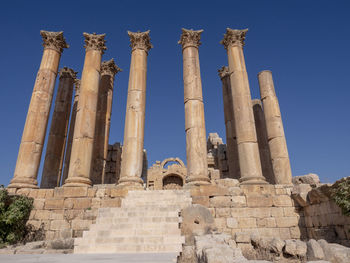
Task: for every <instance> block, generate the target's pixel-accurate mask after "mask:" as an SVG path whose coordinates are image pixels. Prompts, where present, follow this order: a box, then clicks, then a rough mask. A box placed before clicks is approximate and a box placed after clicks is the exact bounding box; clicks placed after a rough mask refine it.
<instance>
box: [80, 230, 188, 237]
mask: <svg viewBox="0 0 350 263" xmlns="http://www.w3.org/2000/svg"><path fill="white" fill-rule="evenodd" d="M126 235H128V236H147V235H149V236H160V235H161V236H163V235H181V230H180V229H178V228H177V229H176V228H167V229H157V228H154V229H144V228H142V229H127V228H124V229H118V230H90V231H84V232H83V238H96V237H97V236H100V237H104V236H110V237H116V236H126Z"/></svg>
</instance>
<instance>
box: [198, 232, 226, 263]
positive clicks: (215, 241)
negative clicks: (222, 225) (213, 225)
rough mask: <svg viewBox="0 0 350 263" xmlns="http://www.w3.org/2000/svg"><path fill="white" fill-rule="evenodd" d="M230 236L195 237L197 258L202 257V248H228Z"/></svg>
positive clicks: (210, 235)
mask: <svg viewBox="0 0 350 263" xmlns="http://www.w3.org/2000/svg"><path fill="white" fill-rule="evenodd" d="M230 239H231V236H230V235H228V234H209V235H202V236H195V237H194V243H195V249H196V255H197V258H201V257H203V250H204V248H211V247H216V246H219V245H226V246H229V244H230Z"/></svg>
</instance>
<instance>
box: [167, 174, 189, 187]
mask: <svg viewBox="0 0 350 263" xmlns="http://www.w3.org/2000/svg"><path fill="white" fill-rule="evenodd" d="M183 185H184V182H183V179H182V177H181V176H180V175H177V174H169V175H167V176H165V177H164V178H163V190H176V189H182V187H183Z"/></svg>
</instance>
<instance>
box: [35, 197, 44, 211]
mask: <svg viewBox="0 0 350 263" xmlns="http://www.w3.org/2000/svg"><path fill="white" fill-rule="evenodd" d="M44 205H45V199H34V202H33V208H34V209H38V210H40V209H44Z"/></svg>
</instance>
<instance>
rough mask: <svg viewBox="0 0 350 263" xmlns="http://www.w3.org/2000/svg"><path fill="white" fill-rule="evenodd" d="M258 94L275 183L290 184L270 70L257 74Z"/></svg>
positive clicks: (285, 146) (289, 171)
mask: <svg viewBox="0 0 350 263" xmlns="http://www.w3.org/2000/svg"><path fill="white" fill-rule="evenodd" d="M258 80H259V86H260V96H261V100H262V103H263V107H264V114H265V119H266V129H267V137H268V140H269V146H270V152H271V159H272V166H273V171H274V175H275V182H276V184H291V183H292V170H291V167H290V161H289V155H288V149H287V142H286V137H285V135H284V129H283V123H282V117H281V111H280V107H279V104H278V99H277V97H276V92H275V87H274V84H273V80H272V73H271V71H268V70H265V71H262V72H260V73H259V74H258Z"/></svg>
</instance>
